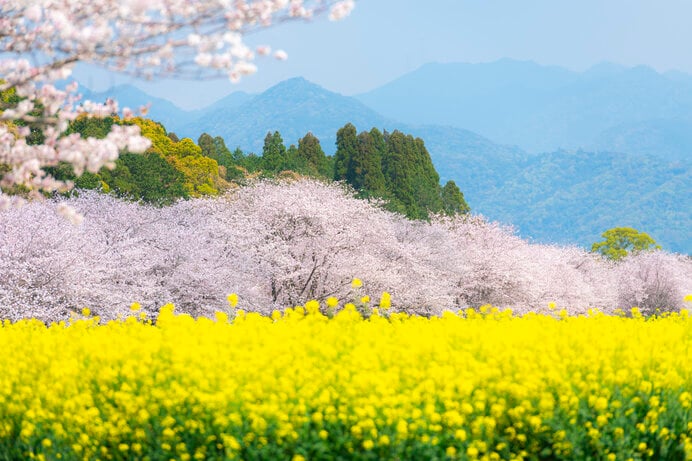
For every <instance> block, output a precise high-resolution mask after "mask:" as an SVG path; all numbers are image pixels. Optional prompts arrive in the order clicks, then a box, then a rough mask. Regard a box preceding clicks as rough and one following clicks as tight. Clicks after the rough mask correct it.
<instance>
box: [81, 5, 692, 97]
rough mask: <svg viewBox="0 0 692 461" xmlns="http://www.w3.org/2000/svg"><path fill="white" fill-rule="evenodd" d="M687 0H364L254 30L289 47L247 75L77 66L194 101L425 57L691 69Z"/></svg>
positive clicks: (334, 82) (383, 78) (259, 39)
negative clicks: (198, 77) (127, 72)
mask: <svg viewBox="0 0 692 461" xmlns="http://www.w3.org/2000/svg"><path fill="white" fill-rule="evenodd" d="M691 23H692V1H690V0H656V1H654V0H579V1H567V0H523V1H522V0H427V1H413V0H357V3H356V8H355V10H354V11H353V13H352V15H351V16H350V17H348V18H346V19H345V20H343V21H341V22H337V23H331V22H329V21H327V20H326V19H325V18H320V19H316V20H314V21H313V22H312V23H308V24H305V23H294V24H285V25H282V26H279V27H276V28H273V29H269V30H267V31H264V32H261V33H258V34H255V35H253V36H251V37H248V40H247V41H248V43H251V44H264V43H267V44H270V45H272V46H273V48H274V49H277V48H283V49H284V50H286V51H287V52H288V54H289V59H288V61H285V62H274V61H272V60H270V59H266V58H262V59H260V60H258V62H257V64H258V66H259V72H258V73H257V74H256V75H254V76H251V77H248V78H246V79H245V80H244V81H243V82H241V83H240V84H235V85H234V84H231V83H230V82H228V81H227V80H218V81H213V82H208V81H207V82H180V81H172V82H156V83H146V82H140V81H136V80H133V79H131V78H128V77H117V76H112V75H107V74H105V73H103V72H92V71H87V70H84V69H79V70H78V71H77V72H76V76H77V78H78V79H79V80H80V81H82V83H84V84H85V85H87V86H91V87H94V89H97V90H103V89H106V88H107V87H109V86H111V85H113V84H118V83H134V84H136V85H137V86H139V87H141V88H143V89H144V90H145V91H147V92H148V93H150V94H152V95H154V96H160V97H165V98H166V99H169V100H171V101H173V102H174V103H176V104H178V105H179V106H181V107H184V108H195V107H201V106H204V105H206V104H209V103H211V102H213V101H215V100H216V99H218V98H220V97H222V96H224V95H226V94H228V93H231V92H233V91H237V90H244V91H249V92H259V91H262V90H264V89H266V88H268V87H270V86H272V85H274V84H276V83H278V82H279V81H281V80H284V79H286V78H289V77H294V76H303V77H305V78H307V79H308V80H311V81H313V82H315V83H318V84H320V85H322V86H324V87H325V88H327V89H329V90H332V91H336V92H339V93H342V94H346V95H351V94H357V93H360V92H365V91H368V90H370V89H373V88H375V87H377V86H379V85H382V84H384V83H386V82H388V81H391V80H393V79H395V78H397V77H398V76H400V75H402V74H404V73H406V72H410V71H412V70H415V69H416V68H418V67H420V66H421V65H422V64H425V63H427V62H488V61H494V60H497V59H500V58H504V57H508V58H514V59H521V60H531V61H535V62H538V63H540V64H547V65H560V66H564V67H567V68H569V69H573V70H585V69H587V68H588V67H590V66H592V65H594V64H597V63H599V62H602V61H612V62H616V63H619V64H624V65H628V66H629V65H639V64H644V65H649V66H651V67H653V68H655V69H656V70H659V71H666V70H671V69H677V70H681V71H684V72H686V73H690V74H692V27H690V24H691Z"/></svg>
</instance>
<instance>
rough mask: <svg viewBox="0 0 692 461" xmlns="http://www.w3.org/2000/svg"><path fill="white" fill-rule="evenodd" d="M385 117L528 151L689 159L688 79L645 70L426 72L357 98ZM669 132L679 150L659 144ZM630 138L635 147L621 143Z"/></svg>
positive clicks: (504, 63)
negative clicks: (475, 135) (441, 126)
mask: <svg viewBox="0 0 692 461" xmlns="http://www.w3.org/2000/svg"><path fill="white" fill-rule="evenodd" d="M357 99H359V100H360V101H362V102H363V103H365V104H366V105H368V106H369V107H372V108H373V109H374V110H376V111H378V112H380V113H382V114H383V115H385V116H390V117H392V116H394V115H396V116H397V119H398V120H401V121H403V122H407V123H433V124H445V125H451V126H455V127H461V128H465V129H468V130H472V131H475V132H477V133H480V134H482V135H483V136H485V137H488V138H490V139H492V140H494V141H495V142H499V143H502V144H509V145H517V146H520V147H521V148H523V149H525V150H527V151H530V152H533V153H538V152H549V151H554V150H558V149H561V148H564V149H579V148H584V149H589V150H594V149H601V150H612V151H617V150H619V149H627V150H625V152H629V153H635V154H646V155H649V154H652V155H659V156H662V157H664V158H666V159H669V160H670V159H672V160H681V159H685V158H689V157H690V155H691V154H692V152H690V150H689V146H690V145H692V131H688V132H686V133H684V134H681V133H680V131H679V130H677V128H676V127H678V126H688V125H689V126H692V77H691V76H689V75H686V74H683V73H681V72H667V73H664V74H661V73H658V72H656V71H655V70H653V69H651V68H649V67H646V66H636V67H631V68H628V67H624V66H619V65H616V64H611V63H601V64H598V65H596V66H593V67H592V68H590V69H588V70H587V71H585V72H573V71H569V70H567V69H564V68H560V67H554V66H541V65H538V64H536V63H533V62H522V61H514V60H510V59H503V60H499V61H496V62H491V63H483V64H464V63H448V64H426V65H424V66H422V67H420V68H419V69H417V70H415V71H413V72H410V73H408V74H405V75H403V76H401V77H399V78H397V79H395V80H394V81H392V82H390V83H388V84H385V85H383V86H381V87H379V88H376V89H374V90H372V91H369V92H367V93H364V94H361V95H358V96H357ZM669 132H674V133H676V134H678V136H677V139H678V140H679V141H680V142H675V143H671V142H668V143H666V142H665V141H664V140H663V139H662V135H661V133H663V134H665V133H669ZM632 134H636V136H637V138H639V139H646V140H647V142H646V143H645V144H643V145H639V144H637V143H634V142H631V143H627V142H626V141H623V139H627V138H628V137H629V136H631V135H632Z"/></svg>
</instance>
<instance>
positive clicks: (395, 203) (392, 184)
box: [382, 130, 427, 218]
mask: <svg viewBox="0 0 692 461" xmlns="http://www.w3.org/2000/svg"><path fill="white" fill-rule="evenodd" d="M386 140H387V151H386V155H385V156H384V158H383V159H382V172H383V173H384V177H385V185H386V188H387V191H388V192H389V196H390V204H389V208H390V209H391V210H392V211H396V212H399V213H403V214H405V215H406V216H408V217H411V218H425V217H427V216H419V215H418V213H417V210H416V207H415V201H416V199H415V196H414V188H413V184H412V182H411V177H410V170H411V166H412V165H411V162H410V160H411V157H412V154H411V152H410V148H411V146H410V143H408V142H407V140H406V136H405V135H404V134H403V133H402V132H400V131H398V130H396V131H394V132H393V133H391V134H389V136H387V137H386Z"/></svg>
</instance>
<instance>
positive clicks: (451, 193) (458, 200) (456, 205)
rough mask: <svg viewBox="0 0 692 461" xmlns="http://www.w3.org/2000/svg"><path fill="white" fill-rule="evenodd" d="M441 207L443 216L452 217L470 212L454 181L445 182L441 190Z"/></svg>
mask: <svg viewBox="0 0 692 461" xmlns="http://www.w3.org/2000/svg"><path fill="white" fill-rule="evenodd" d="M442 207H443V211H444V212H445V214H447V215H449V216H452V215H455V214H467V213H469V212H470V211H471V208H470V207H469V205H468V203H466V199H464V194H463V193H462V192H461V190H460V189H459V187H458V186H457V185H456V183H455V182H454V181H451V180H450V181H447V184H445V185H444V187H443V188H442Z"/></svg>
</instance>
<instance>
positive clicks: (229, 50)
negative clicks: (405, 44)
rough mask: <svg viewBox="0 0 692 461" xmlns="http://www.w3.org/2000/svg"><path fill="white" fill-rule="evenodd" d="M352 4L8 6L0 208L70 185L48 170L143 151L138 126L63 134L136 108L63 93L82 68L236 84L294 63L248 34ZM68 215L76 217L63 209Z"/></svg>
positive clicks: (17, 2) (3, 33)
mask: <svg viewBox="0 0 692 461" xmlns="http://www.w3.org/2000/svg"><path fill="white" fill-rule="evenodd" d="M353 6H354V1H353V0H341V1H330V0H237V1H231V0H203V1H196V2H189V1H184V0H117V1H115V0H70V1H67V0H58V1H56V0H13V1H8V0H0V53H2V54H0V93H1V95H2V97H1V98H0V208H8V207H9V206H10V205H11V204H12V203H13V202H16V201H18V200H20V199H18V198H17V196H16V195H15V196H14V197H13V196H9V195H8V192H9V191H13V192H23V193H24V195H27V194H28V195H30V196H34V197H38V196H41V193H42V192H50V191H55V190H64V189H67V188H69V187H70V186H71V185H70V184H67V183H63V182H60V181H57V180H55V179H54V178H52V177H51V176H50V175H49V174H47V173H46V171H45V167H48V166H54V165H56V164H57V163H58V162H67V163H69V164H71V165H72V166H73V168H74V170H75V173H76V174H77V175H79V174H81V173H82V172H84V171H90V172H96V171H98V170H99V169H100V168H101V167H103V166H111V167H112V166H113V165H114V163H113V162H114V160H115V159H116V158H117V156H118V153H119V152H120V151H122V150H127V151H129V152H142V151H144V150H145V149H146V148H147V147H148V146H149V141H148V140H147V139H146V138H144V137H142V136H140V132H139V129H138V127H136V126H128V125H119V124H116V125H114V126H113V128H112V129H111V132H110V134H109V135H108V136H107V137H106V138H105V139H103V140H97V139H93V138H87V139H83V138H81V137H80V135H79V134H70V135H69V136H65V135H64V133H65V130H66V129H67V127H68V124H69V122H70V121H71V120H73V119H74V118H75V117H76V116H77V115H79V114H82V113H85V114H88V115H91V116H103V115H110V114H112V113H119V112H120V113H121V114H122V116H123V118H125V119H127V118H129V117H131V116H132V115H133V112H134V111H133V109H131V108H123V109H122V111H120V108H119V106H118V104H117V102H116V101H111V100H109V101H107V102H106V103H96V102H91V101H80V99H81V97H80V94H79V88H78V86H77V84H76V83H74V82H73V83H69V84H67V85H66V86H65V87H64V89H60V88H59V87H60V85H57V83H58V82H60V81H63V80H65V79H68V78H69V77H70V74H71V71H72V68H73V67H74V65H75V64H77V63H89V64H96V65H100V66H102V67H104V68H106V69H109V70H112V71H114V72H120V73H125V74H130V75H134V76H138V77H143V78H147V79H153V78H159V77H170V76H175V77H183V78H194V79H201V78H212V77H219V76H226V77H228V78H229V79H230V80H232V81H238V80H239V79H240V78H241V77H243V76H246V75H249V74H252V73H254V72H255V71H256V70H257V67H256V65H255V64H254V58H255V56H266V55H273V56H274V57H275V58H276V59H286V57H287V55H286V52H285V51H283V50H281V49H277V50H275V51H274V52H273V53H272V49H271V48H270V47H269V46H268V45H261V46H257V47H256V48H255V49H254V50H253V49H251V48H250V47H249V46H248V45H247V44H246V43H245V41H244V36H245V35H246V34H248V33H251V32H254V31H256V30H258V29H261V28H264V27H269V26H271V25H274V24H277V23H281V22H285V21H292V20H300V19H303V20H305V19H310V18H312V17H313V16H315V15H318V14H320V13H328V16H329V19H331V20H338V19H341V18H343V17H344V16H346V15H348V14H349V12H350V11H351V10H352V9H353ZM62 210H63V211H65V212H66V214H68V217H70V218H73V219H78V217H77V216H76V215H75V214H74V213H72V212H70V210H69V208H67V207H64V208H63V209H62Z"/></svg>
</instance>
